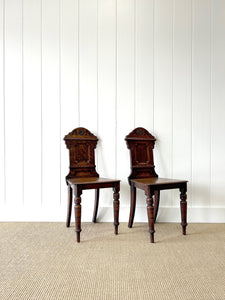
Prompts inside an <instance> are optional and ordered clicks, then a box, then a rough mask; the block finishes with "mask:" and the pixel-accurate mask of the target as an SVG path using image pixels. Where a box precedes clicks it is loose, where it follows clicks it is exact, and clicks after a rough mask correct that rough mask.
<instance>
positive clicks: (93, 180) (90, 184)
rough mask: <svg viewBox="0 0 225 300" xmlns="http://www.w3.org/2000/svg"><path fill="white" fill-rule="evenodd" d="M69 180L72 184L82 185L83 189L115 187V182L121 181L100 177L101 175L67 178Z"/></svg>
mask: <svg viewBox="0 0 225 300" xmlns="http://www.w3.org/2000/svg"><path fill="white" fill-rule="evenodd" d="M67 182H68V183H69V184H70V185H81V186H82V188H83V189H93V188H98V187H99V188H107V187H113V186H114V184H115V183H119V182H120V180H116V179H109V178H99V177H90V178H87V177H85V178H71V179H67Z"/></svg>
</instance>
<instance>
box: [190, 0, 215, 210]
mask: <svg viewBox="0 0 225 300" xmlns="http://www.w3.org/2000/svg"><path fill="white" fill-rule="evenodd" d="M192 45H193V46H192V56H193V60H192V180H193V186H192V188H193V190H192V191H193V193H192V202H193V206H199V205H202V206H208V205H209V204H210V172H211V170H210V167H211V163H210V160H211V144H210V143H211V129H210V123H211V1H210V0H199V1H193V40H192Z"/></svg>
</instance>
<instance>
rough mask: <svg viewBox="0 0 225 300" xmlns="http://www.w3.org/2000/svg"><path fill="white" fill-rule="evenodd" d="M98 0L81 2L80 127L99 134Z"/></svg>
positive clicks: (83, 0)
mask: <svg viewBox="0 0 225 300" xmlns="http://www.w3.org/2000/svg"><path fill="white" fill-rule="evenodd" d="M97 4H98V1H97V0H82V1H79V20H80V22H79V71H80V74H79V76H80V79H79V83H80V125H81V126H84V127H86V128H88V129H90V130H91V131H93V132H94V133H97V111H98V104H97V78H98V76H97V59H98V57H97V45H98V43H97V38H98V32H97V24H98V20H97V15H98V5H97Z"/></svg>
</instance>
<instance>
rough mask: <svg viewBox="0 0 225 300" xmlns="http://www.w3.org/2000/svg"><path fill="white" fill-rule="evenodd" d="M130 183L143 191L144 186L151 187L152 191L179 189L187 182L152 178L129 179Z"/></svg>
mask: <svg viewBox="0 0 225 300" xmlns="http://www.w3.org/2000/svg"><path fill="white" fill-rule="evenodd" d="M130 181H131V182H133V183H135V185H136V186H137V187H138V188H141V189H144V187H145V186H151V187H152V188H154V189H156V190H157V189H160V190H163V189H170V188H171V189H173V188H176V187H177V188H179V187H180V186H181V185H182V184H183V183H184V184H185V183H187V180H179V179H169V178H159V177H152V178H149V177H148V178H138V179H131V180H130Z"/></svg>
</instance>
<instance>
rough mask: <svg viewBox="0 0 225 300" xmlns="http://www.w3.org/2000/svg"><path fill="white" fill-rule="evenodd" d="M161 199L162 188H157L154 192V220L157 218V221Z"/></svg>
mask: <svg viewBox="0 0 225 300" xmlns="http://www.w3.org/2000/svg"><path fill="white" fill-rule="evenodd" d="M159 200H160V190H155V192H154V220H155V222H156V218H157V215H158V209H159Z"/></svg>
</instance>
